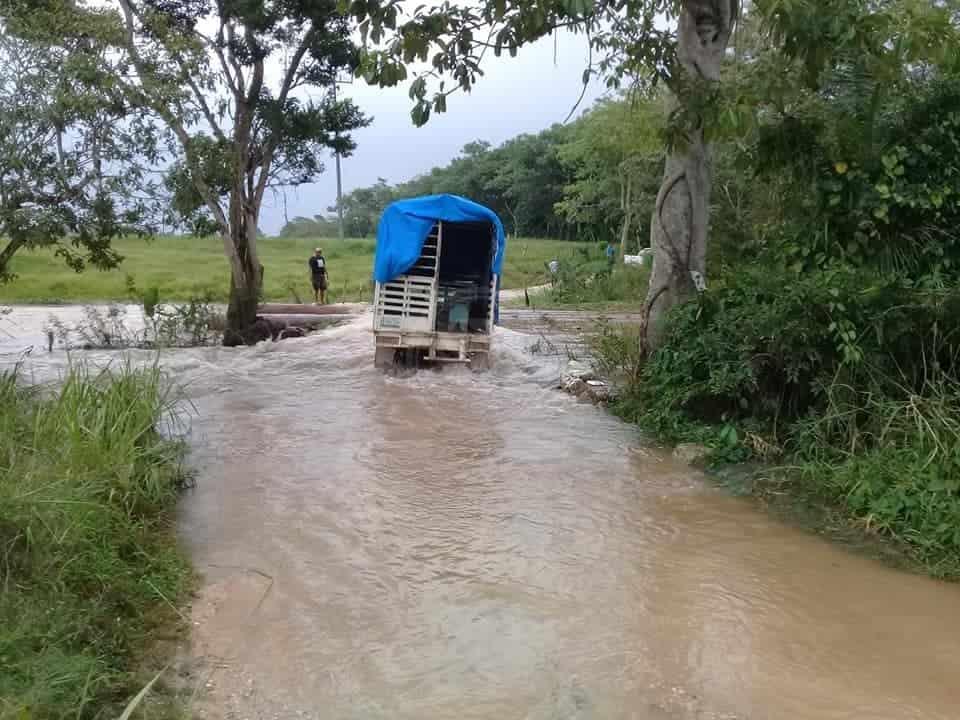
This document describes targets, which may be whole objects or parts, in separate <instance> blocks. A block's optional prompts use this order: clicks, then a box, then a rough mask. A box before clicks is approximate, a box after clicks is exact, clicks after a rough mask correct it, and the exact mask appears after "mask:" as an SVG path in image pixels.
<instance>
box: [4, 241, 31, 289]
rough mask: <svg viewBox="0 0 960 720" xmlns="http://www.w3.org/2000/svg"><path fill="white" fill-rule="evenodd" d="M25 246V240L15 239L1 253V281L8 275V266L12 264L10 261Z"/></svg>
mask: <svg viewBox="0 0 960 720" xmlns="http://www.w3.org/2000/svg"><path fill="white" fill-rule="evenodd" d="M24 244H26V240H25V239H24V238H13V239H12V240H10V241H9V242H8V243H7V246H6V247H5V248H4V249H3V251H2V252H0V279H2V278H3V277H5V276H6V275H7V265H9V264H10V260H11V259H12V258H13V256H14V254H15V253H16V252H17V250H19V249H20V248H21V247H23V245H24Z"/></svg>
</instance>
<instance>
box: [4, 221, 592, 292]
mask: <svg viewBox="0 0 960 720" xmlns="http://www.w3.org/2000/svg"><path fill="white" fill-rule="evenodd" d="M317 246H321V247H323V249H324V254H325V255H326V257H327V260H328V264H329V268H330V291H329V299H330V300H331V301H332V302H337V301H351V300H365V299H369V298H370V297H371V294H372V284H371V281H370V276H371V273H372V271H373V252H374V241H373V240H343V241H339V240H330V239H318V238H307V239H303V238H297V239H289V238H270V239H263V240H261V241H260V243H259V253H260V260H261V262H262V263H263V265H264V281H265V287H264V296H265V298H266V299H267V300H271V301H280V302H289V301H292V300H293V299H294V291H295V292H296V294H297V295H299V296H300V298H302V299H303V300H305V301H306V300H312V297H313V293H312V290H311V288H310V278H309V275H308V273H307V259H308V258H309V257H310V255H311V253H312V252H313V249H314V248H315V247H317ZM584 246H585V245H584V244H582V243H570V242H562V241H559V240H528V239H523V238H521V239H519V240H514V241H511V242H509V243H508V245H507V255H506V261H505V266H504V273H503V282H502V286H503V287H504V288H517V287H524V286H525V285H537V284H541V283H544V282H546V271H545V269H544V264H545V263H546V262H548V261H549V260H551V259H553V258H554V257H564V256H567V255H569V254H570V253H572V252H573V251H574V250H575V249H576V248H578V247H584ZM115 247H116V248H117V250H118V251H119V252H120V253H121V254H122V255H123V257H124V261H123V263H121V265H120V267H119V268H117V269H116V270H111V271H108V272H103V271H98V270H93V269H88V270H86V271H85V272H83V273H79V274H78V273H75V272H73V271H72V270H70V269H69V268H68V267H66V266H65V265H64V264H63V263H62V262H61V261H60V260H59V259H57V258H55V257H53V255H52V253H50V252H48V251H37V252H29V253H21V254H19V255H17V256H16V257H15V258H14V260H13V263H12V265H11V267H12V270H13V272H14V273H16V274H17V276H18V277H17V278H16V279H15V280H14V281H13V282H12V283H9V284H8V285H4V286H0V303H4V302H5V303H63V302H84V301H96V300H125V299H127V298H128V293H127V285H126V276H127V275H128V274H129V275H131V276H132V277H133V278H134V281H135V282H136V284H137V286H138V287H140V288H149V287H157V288H158V289H159V291H160V298H161V299H162V300H164V301H167V300H186V299H188V298H189V297H191V296H196V295H202V294H206V293H210V294H211V295H212V297H213V299H216V300H221V301H223V300H226V292H227V287H228V284H229V280H228V278H229V275H228V269H227V261H226V260H225V258H224V255H223V246H222V244H221V242H220V241H219V240H218V239H216V238H199V239H198V238H193V237H161V238H157V239H155V240H153V241H146V240H142V239H139V238H125V239H123V240H120V241H118V242H117V243H116V244H115Z"/></svg>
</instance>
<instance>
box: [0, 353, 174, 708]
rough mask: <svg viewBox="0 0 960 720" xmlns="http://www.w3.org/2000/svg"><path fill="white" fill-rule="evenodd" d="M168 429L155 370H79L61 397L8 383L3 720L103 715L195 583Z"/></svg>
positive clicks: (3, 389)
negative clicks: (181, 531)
mask: <svg viewBox="0 0 960 720" xmlns="http://www.w3.org/2000/svg"><path fill="white" fill-rule="evenodd" d="M171 422H176V414H175V412H174V397H173V396H172V395H171V394H170V392H169V391H168V389H167V387H166V385H165V383H164V382H163V379H162V377H161V375H160V373H159V371H158V370H157V369H156V368H154V369H149V370H143V371H139V370H134V369H132V368H131V367H128V366H123V367H120V368H119V369H116V370H107V371H100V372H96V371H93V370H90V369H87V368H84V367H74V368H72V369H71V370H70V371H69V372H68V373H67V374H66V376H65V377H64V378H63V381H62V383H60V384H59V386H58V387H56V388H47V387H44V388H36V387H25V386H24V385H23V384H22V383H21V382H19V380H18V378H17V377H16V376H15V374H10V373H8V374H5V375H2V376H0V589H2V592H0V658H2V659H3V660H2V664H3V668H4V670H3V672H2V673H0V718H7V717H11V718H12V717H16V718H22V717H32V718H43V717H65V716H67V715H69V716H70V717H78V718H85V717H96V716H101V717H102V716H103V715H104V713H105V712H108V714H113V711H114V710H115V709H116V707H117V705H116V703H117V702H118V701H119V700H120V698H121V696H123V695H126V696H129V695H132V694H133V693H134V692H136V689H135V688H136V683H137V679H136V678H135V673H134V672H133V670H132V668H133V667H134V665H135V663H136V661H137V659H138V658H139V657H140V656H141V654H142V653H143V652H144V650H145V649H146V648H147V646H148V645H149V643H150V641H151V637H152V632H153V630H154V627H155V626H156V624H157V623H161V624H163V623H164V618H165V617H166V618H167V622H169V620H170V618H169V617H168V616H169V614H170V613H172V610H170V609H169V607H168V606H167V605H166V601H164V600H163V599H162V597H166V598H168V599H172V600H173V601H174V602H176V601H177V600H178V599H180V598H182V597H183V594H184V592H185V590H186V589H187V587H188V584H189V577H190V575H189V568H188V566H187V563H186V561H185V559H184V557H183V555H182V554H181V553H180V552H179V550H178V549H177V547H176V544H175V542H174V540H173V534H172V522H173V514H172V513H173V509H174V504H175V502H176V499H177V494H178V491H179V489H180V488H181V487H183V485H184V483H185V482H186V480H187V475H186V473H185V471H184V469H183V466H182V458H183V448H182V446H181V444H180V443H178V442H177V441H175V440H172V439H170V438H169V437H168V436H165V435H164V434H163V433H162V432H161V430H162V429H163V425H164V424H165V423H171ZM131 690H132V692H131ZM116 714H119V712H117V713H116Z"/></svg>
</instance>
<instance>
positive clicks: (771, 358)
mask: <svg viewBox="0 0 960 720" xmlns="http://www.w3.org/2000/svg"><path fill="white" fill-rule="evenodd" d="M859 280H860V279H858V278H853V279H851V280H850V282H849V283H848V284H845V285H844V284H839V283H837V282H836V281H835V280H833V281H831V283H829V284H828V283H826V282H825V281H824V280H823V278H821V277H818V276H811V277H809V278H799V279H797V278H793V277H792V276H790V277H787V276H786V275H785V274H784V273H783V271H782V269H778V268H776V267H775V266H774V267H769V268H752V269H750V271H749V272H745V271H744V270H742V269H741V270H739V271H737V272H736V273H734V272H729V273H726V274H725V275H722V276H720V277H719V278H716V279H715V280H714V284H713V285H712V286H711V289H710V290H708V291H707V292H705V293H703V294H702V295H701V296H700V297H699V298H696V299H694V300H692V301H691V302H690V303H688V304H687V305H685V306H683V307H681V308H678V309H677V310H676V311H675V312H673V313H672V314H671V315H670V316H669V317H668V320H667V322H666V325H665V327H664V334H663V338H664V339H663V343H662V346H661V348H660V349H659V350H658V352H656V353H654V354H653V355H652V356H650V357H649V358H647V359H644V358H641V357H640V354H639V349H638V345H639V343H638V340H639V338H638V334H637V329H636V327H634V326H631V325H629V324H628V325H623V324H611V325H609V326H602V327H601V328H599V329H598V331H597V332H594V333H593V334H592V340H591V342H590V352H591V354H592V355H593V357H594V359H595V361H596V363H597V364H598V367H599V369H600V371H601V373H602V374H605V375H607V376H610V377H617V378H619V380H620V383H619V384H620V390H619V392H618V393H617V397H616V398H615V399H614V400H613V401H612V402H611V403H610V409H611V410H612V412H614V414H616V415H617V416H619V417H621V418H622V419H624V420H626V421H628V422H631V423H634V424H636V425H638V426H639V427H641V428H642V429H643V430H644V431H645V432H646V433H648V434H649V435H650V436H651V437H655V438H657V439H658V440H659V441H661V442H664V443H666V444H675V443H694V444H699V445H701V446H703V450H702V452H698V453H695V454H697V455H700V456H701V457H702V459H703V461H704V463H705V464H707V465H708V466H709V467H710V468H711V469H714V470H717V469H724V472H725V473H726V474H725V475H724V477H725V478H726V479H725V480H724V482H723V483H722V484H724V485H726V486H728V487H729V488H731V489H732V490H734V491H735V492H736V493H737V494H749V495H751V496H752V497H754V498H756V499H757V500H758V501H759V502H760V504H761V505H763V506H764V507H765V508H767V509H770V510H772V511H773V512H774V513H775V514H776V515H778V516H779V517H781V518H783V519H787V520H789V521H791V522H794V523H796V524H799V525H802V526H803V527H806V528H808V529H810V530H812V531H814V532H816V533H818V534H822V535H826V536H829V537H831V538H833V539H836V540H839V541H840V542H842V543H843V544H846V545H853V546H856V547H858V549H860V550H865V551H866V552H867V553H868V554H871V555H875V556H878V557H881V558H883V559H885V560H887V561H889V562H892V563H893V564H895V565H897V566H899V567H909V568H911V569H914V570H921V571H923V572H925V573H928V574H930V575H932V576H935V577H939V578H947V579H957V578H960V469H958V468H960V466H958V465H957V459H956V458H957V454H956V448H957V447H960V399H958V398H960V392H958V387H960V381H958V380H957V377H956V364H955V359H956V357H957V353H956V346H955V341H954V340H953V339H952V338H954V337H956V334H955V331H954V330H953V328H955V327H956V314H955V312H954V311H953V310H952V308H953V305H952V303H953V302H955V299H954V296H953V295H951V294H949V293H936V292H926V291H924V290H922V289H921V290H914V289H909V288H908V289H904V288H900V287H898V286H896V285H895V281H891V284H890V285H888V286H882V287H880V288H877V289H874V290H872V291H871V292H870V293H864V292H863V291H862V290H861V288H862V282H860V281H859ZM841 307H842V308H846V312H847V313H848V314H849V316H850V318H853V319H849V320H836V319H833V320H832V319H831V318H836V317H837V316H838V315H837V313H838V312H840V311H839V310H838V308H841ZM854 319H855V322H854ZM742 463H751V464H756V465H757V466H759V467H762V468H764V469H763V470H761V471H760V472H758V473H755V474H749V475H748V474H746V473H744V472H741V471H738V470H736V468H738V466H740V465H741V464H742ZM731 478H735V480H732V481H731Z"/></svg>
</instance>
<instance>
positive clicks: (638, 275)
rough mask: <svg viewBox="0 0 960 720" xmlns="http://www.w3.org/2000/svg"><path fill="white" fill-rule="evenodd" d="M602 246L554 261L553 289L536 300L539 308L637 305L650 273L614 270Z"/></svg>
mask: <svg viewBox="0 0 960 720" xmlns="http://www.w3.org/2000/svg"><path fill="white" fill-rule="evenodd" d="M604 248H605V246H604V245H587V246H583V247H580V248H577V250H575V251H574V252H571V253H565V254H564V255H561V256H559V257H558V258H557V261H558V262H559V264H560V271H559V272H558V273H557V275H556V277H555V278H554V282H553V286H552V287H551V288H550V289H549V290H548V291H547V292H546V293H544V294H543V296H542V297H539V298H538V299H537V304H538V305H540V306H550V305H574V306H577V307H597V306H599V307H602V306H609V305H613V304H623V303H626V304H630V305H634V306H635V305H637V304H639V303H640V302H641V300H642V299H643V296H644V295H645V294H646V290H647V283H648V280H649V275H650V273H649V271H648V270H647V268H640V267H636V266H630V265H626V266H614V267H613V268H611V266H610V263H609V262H608V261H607V259H606V256H605V252H604Z"/></svg>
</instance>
